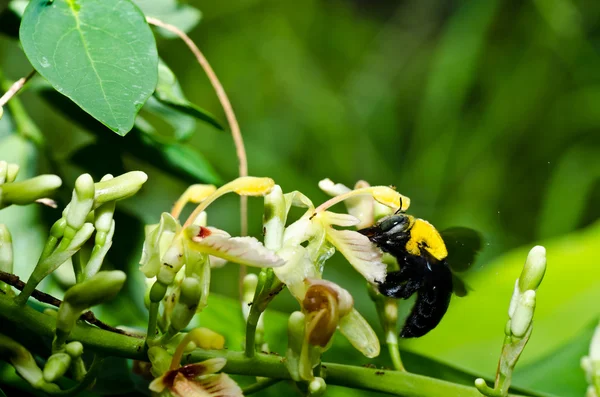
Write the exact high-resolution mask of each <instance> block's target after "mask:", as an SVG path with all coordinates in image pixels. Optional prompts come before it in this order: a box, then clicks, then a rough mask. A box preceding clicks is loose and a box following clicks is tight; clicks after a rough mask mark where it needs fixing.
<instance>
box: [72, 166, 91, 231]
mask: <svg viewBox="0 0 600 397" xmlns="http://www.w3.org/2000/svg"><path fill="white" fill-rule="evenodd" d="M93 205H94V180H93V179H92V177H91V175H90V174H83V175H80V176H79V178H77V180H76V181H75V189H73V197H72V198H71V202H70V203H69V208H68V210H67V214H66V216H65V218H66V219H67V225H68V226H69V227H71V228H72V229H74V230H79V229H80V228H81V227H82V226H83V224H84V223H85V220H86V218H87V216H88V214H89V213H90V211H91V210H92V206H93ZM66 232H67V231H65V234H66ZM67 237H68V236H67Z"/></svg>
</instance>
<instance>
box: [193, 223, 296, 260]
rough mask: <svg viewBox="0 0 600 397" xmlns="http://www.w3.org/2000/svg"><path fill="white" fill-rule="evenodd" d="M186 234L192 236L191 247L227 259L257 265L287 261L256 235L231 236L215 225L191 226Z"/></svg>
mask: <svg viewBox="0 0 600 397" xmlns="http://www.w3.org/2000/svg"><path fill="white" fill-rule="evenodd" d="M186 234H187V235H188V236H189V237H190V238H191V241H192V243H191V244H189V248H190V249H195V250H198V251H201V252H204V253H206V254H209V255H213V256H216V257H219V258H222V259H225V260H226V261H230V262H235V263H239V264H241V265H247V266H256V267H277V266H282V265H283V264H284V263H285V261H284V260H283V259H281V258H280V257H279V256H277V254H275V252H273V251H271V250H269V249H267V248H265V246H264V245H262V243H261V242H260V241H258V240H257V239H256V238H254V237H231V236H230V235H229V234H228V233H226V232H224V231H222V230H219V229H215V228H213V227H198V226H194V225H192V226H190V227H188V228H187V229H186Z"/></svg>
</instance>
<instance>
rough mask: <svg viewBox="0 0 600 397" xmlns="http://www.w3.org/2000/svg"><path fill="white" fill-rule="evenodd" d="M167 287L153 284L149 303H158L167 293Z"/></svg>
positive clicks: (161, 284)
mask: <svg viewBox="0 0 600 397" xmlns="http://www.w3.org/2000/svg"><path fill="white" fill-rule="evenodd" d="M167 287H168V286H167V285H165V284H163V283H160V282H158V281H156V282H154V284H153V285H152V288H150V302H153V303H159V302H160V301H161V300H162V299H163V298H164V297H165V294H166V293H167Z"/></svg>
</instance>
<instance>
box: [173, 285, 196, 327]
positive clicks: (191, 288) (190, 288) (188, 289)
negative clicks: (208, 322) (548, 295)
mask: <svg viewBox="0 0 600 397" xmlns="http://www.w3.org/2000/svg"><path fill="white" fill-rule="evenodd" d="M180 288H181V289H180V294H179V301H178V302H177V303H176V304H175V307H174V309H173V313H171V328H172V330H171V331H172V332H173V331H175V332H179V331H181V330H182V329H184V328H185V327H187V325H188V324H189V323H190V321H191V320H192V317H194V314H196V307H197V306H198V302H199V301H200V297H201V296H202V285H201V284H200V282H199V281H198V280H196V279H194V278H186V279H185V280H183V282H182V283H181V287H180Z"/></svg>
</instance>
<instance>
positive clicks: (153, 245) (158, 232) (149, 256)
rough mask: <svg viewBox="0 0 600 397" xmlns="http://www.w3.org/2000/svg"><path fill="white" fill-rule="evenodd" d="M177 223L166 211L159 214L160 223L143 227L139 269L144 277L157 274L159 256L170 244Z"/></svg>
mask: <svg viewBox="0 0 600 397" xmlns="http://www.w3.org/2000/svg"><path fill="white" fill-rule="evenodd" d="M179 227H180V226H179V223H178V222H177V220H176V219H175V218H173V217H172V216H171V214H169V213H168V212H163V213H162V215H161V216H160V223H158V224H157V225H148V226H146V227H145V232H146V239H145V241H144V247H143V250H142V258H141V259H140V265H141V266H140V270H141V271H142V273H144V275H145V276H146V277H154V276H156V275H157V274H158V271H159V270H160V265H161V257H162V255H163V254H164V253H165V252H166V249H167V248H168V246H169V245H170V243H171V241H172V240H173V237H174V236H175V232H177V230H178V229H179Z"/></svg>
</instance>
